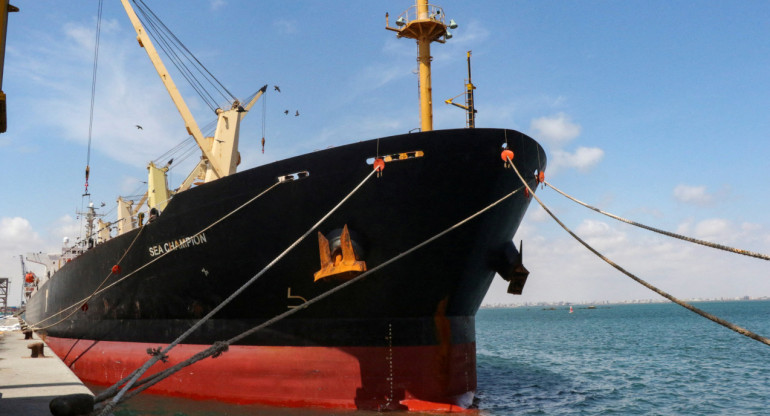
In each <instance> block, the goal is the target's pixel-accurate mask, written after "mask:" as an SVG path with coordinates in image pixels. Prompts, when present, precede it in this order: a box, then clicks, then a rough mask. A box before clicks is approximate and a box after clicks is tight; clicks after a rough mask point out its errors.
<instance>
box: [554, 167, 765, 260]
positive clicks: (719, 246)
mask: <svg viewBox="0 0 770 416" xmlns="http://www.w3.org/2000/svg"><path fill="white" fill-rule="evenodd" d="M545 184H546V185H547V186H550V187H551V188H553V190H554V191H556V192H558V193H560V194H562V195H564V196H565V197H567V198H569V199H571V200H572V201H574V202H577V203H578V204H580V205H582V206H584V207H586V208H588V209H592V210H594V211H596V212H598V213H600V214H604V215H606V216H608V217H610V218H614V219H616V220H618V221H622V222H625V223H626V224H631V225H635V226H637V227H639V228H644V229H645V230H649V231H653V232H656V233H658V234H663V235H667V236H669V237H673V238H678V239H680V240H684V241H688V242H690V243H695V244H700V245H703V246H706V247H711V248H716V249H719V250H724V251H729V252H731V253H737V254H742V255H744V256H749V257H756V258H758V259H762V260H770V256H768V255H765V254H761V253H755V252H753V251H748V250H742V249H739V248H733V247H729V246H725V245H722V244H716V243H712V242H710V241H705V240H698V239H697V238H692V237H687V236H684V235H681V234H676V233H672V232H669V231H665V230H660V229H657V228H654V227H650V226H648V225H644V224H640V223H638V222H635V221H631V220H628V219H625V218H622V217H619V216H617V215H614V214H610V213H609V212H605V211H602V210H601V209H599V208H596V207H593V206H591V205H588V204H586V203H585V202H582V201H580V200H578V199H577V198H574V197H572V196H570V195H567V194H566V193H564V192H562V191H561V190H560V189H559V188H557V187H555V186H553V185H552V184H550V183H548V182H547V181H546V182H545Z"/></svg>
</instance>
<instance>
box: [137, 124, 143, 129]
mask: <svg viewBox="0 0 770 416" xmlns="http://www.w3.org/2000/svg"><path fill="white" fill-rule="evenodd" d="M136 129H137V130H144V129H143V128H142V126H140V125H138V124H137V125H136Z"/></svg>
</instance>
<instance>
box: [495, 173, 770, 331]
mask: <svg viewBox="0 0 770 416" xmlns="http://www.w3.org/2000/svg"><path fill="white" fill-rule="evenodd" d="M508 163H510V165H511V166H512V167H513V170H514V171H515V172H516V175H518V177H519V179H521V182H522V183H523V184H524V186H526V187H527V190H528V191H529V193H530V195H532V196H534V197H535V200H537V202H538V204H540V206H541V207H542V208H543V209H544V210H545V212H547V213H548V215H550V216H551V218H553V219H554V220H555V221H556V222H557V223H558V224H559V225H560V226H561V228H563V229H564V231H566V232H568V233H569V234H570V235H571V236H572V237H573V238H574V239H575V240H577V241H578V242H579V243H580V244H582V245H583V246H584V247H585V248H587V249H588V250H589V251H591V252H592V253H594V254H595V255H597V256H598V257H599V258H600V259H602V260H604V261H605V262H606V263H607V264H609V265H610V266H612V267H614V268H615V269H617V270H618V271H620V272H621V273H623V274H625V275H626V276H628V277H630V278H631V279H633V280H634V281H636V282H637V283H639V284H641V285H642V286H644V287H646V288H648V289H650V290H652V291H653V292H655V293H657V294H659V295H661V296H663V297H664V298H666V299H668V300H670V301H672V302H674V303H676V304H677V305H679V306H681V307H683V308H686V309H689V310H690V311H692V312H695V313H697V314H698V315H700V316H702V317H704V318H706V319H709V320H711V321H714V322H716V323H718V324H719V325H722V326H724V327H725V328H728V329H730V330H732V331H735V332H737V333H739V334H741V335H744V336H747V337H749V338H751V339H753V340H756V341H759V342H761V343H763V344H767V345H770V339H768V338H766V337H763V336H761V335H759V334H756V333H754V332H752V331H749V330H748V329H745V328H743V327H740V326H738V325H735V324H733V323H730V322H728V321H726V320H724V319H721V318H719V317H717V316H715V315H712V314H710V313H708V312H706V311H704V310H702V309H699V308H696V307H695V306H692V305H690V304H688V303H687V302H684V301H682V300H680V299H678V298H676V297H674V296H672V295H670V294H668V293H667V292H664V291H663V290H661V289H658V288H657V287H655V286H653V285H651V284H650V283H648V282H646V281H644V280H642V279H641V278H639V277H637V276H635V275H634V274H632V273H631V272H629V271H628V270H626V269H624V268H622V267H620V266H619V265H618V264H616V263H615V262H613V261H612V260H610V259H608V258H607V257H605V256H604V255H603V254H601V253H600V252H599V251H597V250H596V249H594V248H593V247H591V246H590V245H589V244H588V243H586V242H585V241H583V240H582V239H581V238H580V237H578V236H577V235H576V234H575V233H574V232H572V230H570V229H569V228H568V227H567V226H566V225H564V223H563V222H561V221H560V220H559V218H557V217H556V215H554V213H553V212H551V210H550V209H548V207H546V206H545V204H544V203H543V201H541V200H540V198H538V197H537V195H535V193H534V192H533V191H532V189H531V188H530V187H529V185H528V184H527V182H526V181H525V180H524V178H523V177H522V176H521V173H519V170H518V169H516V166H515V165H514V164H513V162H512V161H511V159H508Z"/></svg>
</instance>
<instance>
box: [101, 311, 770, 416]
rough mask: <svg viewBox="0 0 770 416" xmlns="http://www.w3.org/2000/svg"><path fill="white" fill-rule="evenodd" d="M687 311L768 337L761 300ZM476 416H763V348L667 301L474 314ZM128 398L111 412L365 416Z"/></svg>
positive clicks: (769, 400) (767, 392) (767, 371)
mask: <svg viewBox="0 0 770 416" xmlns="http://www.w3.org/2000/svg"><path fill="white" fill-rule="evenodd" d="M695 305H696V306H697V307H699V308H701V309H704V310H706V311H707V312H709V313H712V314H714V315H716V316H719V317H720V318H723V319H726V320H728V321H730V322H733V323H735V324H737V325H740V326H743V327H744V328H747V329H749V330H751V331H754V332H756V333H759V334H760V335H763V336H770V301H743V302H699V303H696V304H695ZM476 342H477V364H478V397H479V398H480V401H479V411H478V413H479V415H482V416H502V415H750V414H753V415H763V414H768V413H770V346H768V345H765V344H762V343H760V342H758V341H755V340H753V339H749V338H747V337H745V336H742V335H739V334H737V333H735V332H733V331H730V330H728V329H726V328H724V327H722V326H720V325H718V324H716V323H714V322H711V321H709V320H707V319H705V318H702V317H700V316H698V315H696V314H694V313H693V312H690V311H688V310H686V309H684V308H682V307H680V306H677V305H675V304H671V303H664V304H661V303H658V304H630V305H600V306H596V307H595V309H594V308H590V309H589V308H588V307H587V306H580V305H576V306H573V313H569V306H559V307H554V308H553V309H552V308H551V307H542V306H540V307H526V308H524V307H520V308H507V309H482V310H480V311H479V313H478V315H477V317H476ZM373 414H375V413H373V412H357V411H333V410H312V409H311V410H308V409H276V408H270V407H262V406H237V405H229V404H220V403H214V402H207V401H203V402H197V401H186V400H178V399H169V398H161V397H157V396H151V395H140V397H137V398H134V399H131V401H129V402H128V403H127V404H126V405H125V406H123V407H121V408H120V410H118V411H117V412H115V415H116V416H128V415H132V416H133V415H158V416H214V415H231V416H245V415H275V416H277V415H281V416H294V415H312V416H330V415H352V416H364V415H367V416H368V415H373Z"/></svg>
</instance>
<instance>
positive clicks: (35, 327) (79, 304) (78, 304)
mask: <svg viewBox="0 0 770 416" xmlns="http://www.w3.org/2000/svg"><path fill="white" fill-rule="evenodd" d="M143 230H144V226H142V228H140V229H139V231H138V232H137V233H136V235H135V236H134V239H133V240H131V244H129V245H128V248H127V249H126V250H125V251H124V252H123V255H122V256H121V257H120V259H119V260H118V262H117V263H115V264H116V265H117V266H120V263H121V262H123V259H124V258H126V255H127V254H128V253H129V251H131V247H133V246H134V243H135V242H136V240H137V239H138V238H139V235H140V234H141V233H142V231H143ZM112 275H113V272H112V271H110V273H108V274H107V276H105V278H104V280H102V282H101V283H99V286H97V287H96V289H94V291H93V292H91V294H90V295H88V296H87V297H86V298H84V299H81V300H80V301H78V302H76V303H74V304H72V305H70V306H68V307H66V308H64V309H62V310H60V311H59V312H57V313H55V314H53V315H51V316H49V317H48V318H45V319H43V320H42V321H39V322H37V323H34V324H32V325H29V327H30V329H32V330H33V331H42V330H45V329H48V328H51V327H54V326H56V325H59V324H60V323H62V322H64V321H66V320H67V319H69V318H70V317H71V316H72V315H74V314H75V313H77V311H78V309H80V308H82V307H83V305H85V304H87V303H88V301H89V300H91V299H92V298H93V297H94V296H96V295H97V294H99V293H100V291H99V289H100V288H101V287H102V286H104V284H105V283H107V280H108V279H109V278H110V276H112ZM75 307H77V308H75ZM70 309H72V312H70V313H69V315H67V316H65V317H64V318H62V319H60V320H58V321H56V322H55V323H53V324H50V325H46V326H43V327H39V326H38V325H40V324H42V323H43V322H45V321H47V320H49V319H51V318H53V317H55V316H59V315H61V314H62V313H64V312H65V311H68V310H70Z"/></svg>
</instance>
